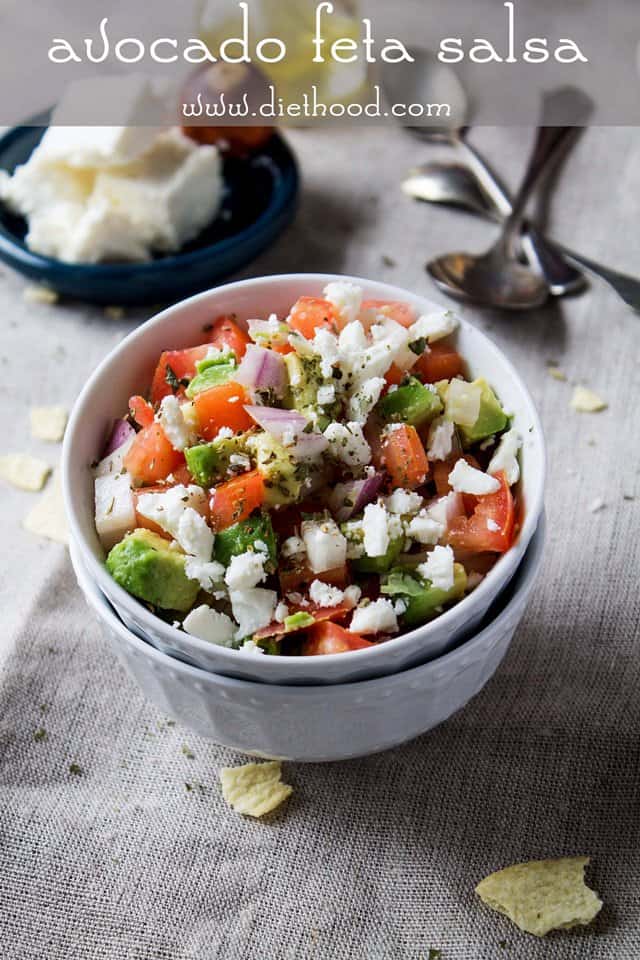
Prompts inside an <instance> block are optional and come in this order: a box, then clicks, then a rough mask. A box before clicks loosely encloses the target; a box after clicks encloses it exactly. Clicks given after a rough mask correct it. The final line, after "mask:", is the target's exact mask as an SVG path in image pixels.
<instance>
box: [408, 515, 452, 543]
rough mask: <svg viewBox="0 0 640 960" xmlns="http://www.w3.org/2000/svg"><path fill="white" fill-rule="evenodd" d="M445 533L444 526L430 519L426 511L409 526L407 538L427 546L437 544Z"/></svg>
mask: <svg viewBox="0 0 640 960" xmlns="http://www.w3.org/2000/svg"><path fill="white" fill-rule="evenodd" d="M444 531H445V527H444V524H442V523H439V522H438V521H437V520H434V519H433V518H432V517H430V516H429V514H428V513H427V511H426V510H421V511H420V513H419V514H418V516H417V517H414V518H413V519H412V520H411V522H410V523H409V524H408V525H407V536H408V537H411V539H412V540H417V541H418V543H424V544H426V545H433V544H435V543H437V542H438V540H439V539H440V537H442V535H443V534H444Z"/></svg>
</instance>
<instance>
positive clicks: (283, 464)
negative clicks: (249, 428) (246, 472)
mask: <svg viewBox="0 0 640 960" xmlns="http://www.w3.org/2000/svg"><path fill="white" fill-rule="evenodd" d="M248 446H249V448H250V449H251V451H252V453H253V454H254V456H255V458H256V463H257V467H258V470H259V471H260V473H261V474H262V476H263V478H264V487H265V503H266V505H267V506H268V507H275V506H279V505H284V504H287V503H297V502H298V500H299V499H300V491H301V490H302V481H303V480H304V479H305V466H304V464H299V463H297V462H296V461H295V460H294V459H293V457H292V456H291V454H290V453H288V451H287V450H286V449H285V447H283V446H282V444H281V443H278V441H277V440H275V439H274V438H273V437H272V436H271V434H269V433H257V434H255V435H254V436H252V437H251V438H250V439H249V441H248Z"/></svg>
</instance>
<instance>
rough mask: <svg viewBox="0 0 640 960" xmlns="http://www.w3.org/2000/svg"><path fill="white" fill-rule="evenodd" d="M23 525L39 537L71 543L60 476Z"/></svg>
mask: <svg viewBox="0 0 640 960" xmlns="http://www.w3.org/2000/svg"><path fill="white" fill-rule="evenodd" d="M23 525H24V528H25V530H28V531H29V533H35V535H36V536H38V537H44V538H45V539H47V540H55V542H56V543H64V544H65V545H66V544H68V543H69V529H68V527H67V518H66V515H65V511H64V501H63V499H62V486H61V484H60V480H59V479H58V477H56V478H55V480H54V482H53V483H52V485H51V489H50V490H48V491H47V492H46V493H45V495H44V496H43V497H41V498H40V500H38V502H37V503H36V505H35V507H34V508H33V510H31V512H30V513H29V514H27V516H26V518H25V521H24V524H23Z"/></svg>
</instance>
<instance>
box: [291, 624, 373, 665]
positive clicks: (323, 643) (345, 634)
mask: <svg viewBox="0 0 640 960" xmlns="http://www.w3.org/2000/svg"><path fill="white" fill-rule="evenodd" d="M373 646H375V644H373V643H371V641H370V640H365V639H364V638H363V637H360V636H358V634H357V633H350V632H349V631H348V630H345V629H344V627H341V626H339V625H338V624H337V623H331V622H330V621H328V620H325V621H324V622H323V623H316V624H314V626H313V627H310V628H309V630H308V631H307V639H306V640H305V642H304V643H303V645H302V650H301V653H302V656H303V657H317V656H321V655H325V654H328V653H347V652H348V651H349V650H364V649H365V648H366V647H373Z"/></svg>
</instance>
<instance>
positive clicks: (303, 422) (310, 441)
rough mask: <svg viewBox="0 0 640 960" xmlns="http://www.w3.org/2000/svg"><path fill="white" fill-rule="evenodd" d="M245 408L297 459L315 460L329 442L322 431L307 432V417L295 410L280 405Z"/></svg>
mask: <svg viewBox="0 0 640 960" xmlns="http://www.w3.org/2000/svg"><path fill="white" fill-rule="evenodd" d="M245 410H246V411H247V413H248V414H249V416H250V417H252V419H253V420H255V422H256V423H257V424H258V426H259V427H262V429H263V430H266V431H267V433H270V434H271V435H272V436H274V437H275V438H276V439H277V440H279V441H280V442H281V443H282V444H283V445H284V446H285V447H287V449H288V450H289V451H290V452H291V456H292V457H294V458H295V459H296V460H313V459H314V457H318V456H320V454H321V453H323V452H324V451H325V450H326V449H327V447H328V446H329V442H328V440H327V439H326V437H323V436H322V434H321V433H305V432H304V430H305V428H306V427H307V418H306V417H303V415H302V414H301V413H297V412H296V411H295V410H281V409H279V408H278V407H258V406H255V405H252V404H246V405H245Z"/></svg>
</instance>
